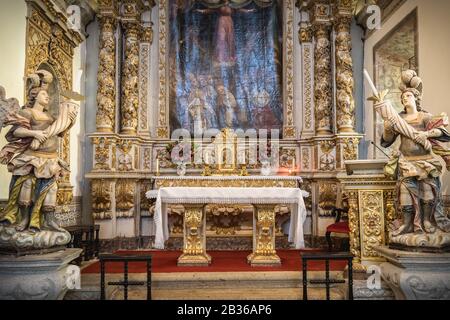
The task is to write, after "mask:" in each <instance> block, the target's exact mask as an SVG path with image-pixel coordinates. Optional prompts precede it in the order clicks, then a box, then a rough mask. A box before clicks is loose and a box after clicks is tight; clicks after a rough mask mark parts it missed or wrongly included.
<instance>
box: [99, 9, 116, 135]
mask: <svg viewBox="0 0 450 320" xmlns="http://www.w3.org/2000/svg"><path fill="white" fill-rule="evenodd" d="M99 22H100V53H99V67H98V75H97V83H98V90H97V119H96V123H97V131H98V132H114V127H115V119H116V80H115V79H116V41H115V36H114V35H115V31H116V20H115V18H114V17H110V16H100V17H99Z"/></svg>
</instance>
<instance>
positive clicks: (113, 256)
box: [99, 254, 152, 300]
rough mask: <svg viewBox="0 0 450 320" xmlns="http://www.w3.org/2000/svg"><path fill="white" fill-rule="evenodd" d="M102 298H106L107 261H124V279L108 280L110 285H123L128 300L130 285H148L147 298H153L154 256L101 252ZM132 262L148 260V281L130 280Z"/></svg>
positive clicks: (125, 298)
mask: <svg viewBox="0 0 450 320" xmlns="http://www.w3.org/2000/svg"><path fill="white" fill-rule="evenodd" d="M99 260H100V300H105V299H106V294H105V291H106V284H105V275H106V263H107V262H123V280H121V281H117V282H108V285H110V286H123V288H124V291H123V298H124V300H128V287H129V286H143V285H147V300H151V299H152V256H151V255H139V256H130V255H118V254H100V255H99ZM130 262H147V281H146V282H144V281H129V280H128V265H129V263H130Z"/></svg>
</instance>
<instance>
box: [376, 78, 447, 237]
mask: <svg viewBox="0 0 450 320" xmlns="http://www.w3.org/2000/svg"><path fill="white" fill-rule="evenodd" d="M422 87H423V86H422V80H421V79H420V78H419V77H418V76H417V73H416V72H415V71H413V70H407V71H404V72H403V73H402V84H401V86H400V90H401V91H402V94H401V102H402V104H403V106H404V111H402V112H400V114H397V113H396V112H395V110H394V109H393V107H392V106H391V104H390V103H389V101H383V95H378V96H377V97H374V98H372V100H374V101H375V102H376V104H375V109H376V110H377V111H378V112H379V113H380V114H381V116H382V118H383V120H384V132H383V135H382V138H381V145H382V146H383V147H389V146H391V145H392V144H393V143H394V142H395V140H396V139H401V144H400V148H399V151H398V154H396V155H395V156H394V157H392V159H391V160H390V161H389V163H388V165H387V166H386V168H385V172H386V173H387V174H388V175H390V176H391V177H392V178H394V179H395V180H397V208H398V211H399V212H400V213H401V214H402V216H403V222H402V224H401V225H400V227H399V228H398V229H396V230H394V231H393V232H392V234H391V242H392V241H394V242H397V241H399V243H401V244H404V245H407V246H429V245H430V246H433V244H430V243H428V242H427V241H428V240H429V239H431V237H430V236H429V235H431V234H434V233H435V232H437V234H441V235H442V233H446V235H445V237H444V238H448V233H449V232H450V220H449V219H448V218H447V217H446V215H445V213H444V210H443V200H442V194H441V182H440V176H441V174H442V170H443V167H442V162H441V159H439V156H440V157H441V158H442V160H444V161H443V162H445V164H446V166H447V170H450V150H448V149H447V148H446V147H445V146H444V145H443V144H442V142H448V141H450V134H449V132H448V131H447V126H448V118H447V116H446V115H445V114H441V115H440V116H438V117H433V116H432V115H431V114H430V113H428V112H427V111H425V110H424V109H422V104H421V102H422ZM409 234H415V235H419V236H421V237H422V238H420V239H422V240H420V241H412V240H411V239H412V238H411V237H409V240H408V237H405V236H403V235H409ZM437 234H436V236H437ZM423 235H428V236H427V238H426V239H428V240H427V241H425V240H424V239H425V238H423ZM400 236H403V237H402V238H400ZM416 238H417V237H416ZM438 238H439V239H441V240H442V239H443V237H442V236H440V237H436V239H438ZM401 239H403V240H401ZM417 239H419V238H417ZM449 239H450V238H449ZM441 240H440V241H441ZM444 240H445V239H444ZM424 241H425V242H424ZM445 241H448V239H447V240H445ZM436 244H437V243H436ZM441 245H442V244H441Z"/></svg>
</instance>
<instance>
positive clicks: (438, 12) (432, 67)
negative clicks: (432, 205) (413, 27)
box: [364, 0, 450, 194]
mask: <svg viewBox="0 0 450 320" xmlns="http://www.w3.org/2000/svg"><path fill="white" fill-rule="evenodd" d="M415 8H417V10H418V42H419V53H418V56H419V73H420V75H419V76H420V77H421V78H422V80H423V83H424V96H423V107H424V109H426V110H427V111H428V112H430V113H432V114H435V115H438V114H440V113H442V112H447V113H449V114H450V107H449V105H448V94H447V93H448V91H449V89H448V87H449V84H450V58H449V52H450V16H449V13H450V1H448V0H428V1H424V0H408V1H406V2H405V3H404V4H403V5H402V6H401V7H400V8H399V9H398V10H397V11H396V12H395V13H394V14H393V15H392V16H391V17H390V18H389V19H388V20H387V21H385V23H384V24H383V25H382V27H381V29H380V30H378V31H376V32H375V33H374V34H373V35H371V36H370V37H369V38H368V39H367V41H366V43H365V57H364V61H365V63H364V65H365V68H366V69H367V70H368V71H369V73H370V74H371V75H372V77H373V74H372V72H373V47H374V46H375V45H376V44H377V42H378V41H380V40H381V39H382V38H383V37H384V36H385V35H386V34H387V33H388V32H389V31H390V30H392V28H394V27H395V26H396V25H397V24H398V23H399V22H400V21H402V20H403V18H405V17H406V16H407V15H408V14H409V13H411V11H413V10H414V9H415ZM365 94H366V97H368V96H370V95H371V92H370V89H369V88H368V86H367V85H366V86H365ZM366 115H367V116H366V119H365V121H366V122H365V127H366V132H365V133H366V139H367V140H373V136H374V132H373V130H374V128H373V108H372V104H371V103H369V102H366ZM370 149H372V148H370ZM372 156H373V150H370V151H369V158H371V157H372ZM443 193H444V194H450V174H449V173H448V172H445V173H444V177H443Z"/></svg>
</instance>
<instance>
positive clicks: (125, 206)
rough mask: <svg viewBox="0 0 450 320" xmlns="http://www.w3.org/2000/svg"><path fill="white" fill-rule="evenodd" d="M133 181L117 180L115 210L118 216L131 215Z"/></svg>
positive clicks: (125, 216) (127, 216)
mask: <svg viewBox="0 0 450 320" xmlns="http://www.w3.org/2000/svg"><path fill="white" fill-rule="evenodd" d="M134 191H135V183H134V181H132V180H126V179H123V180H119V181H117V183H116V210H117V217H118V218H130V217H133V215H134V212H133V210H132V209H133V208H134V193H135V192H134Z"/></svg>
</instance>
